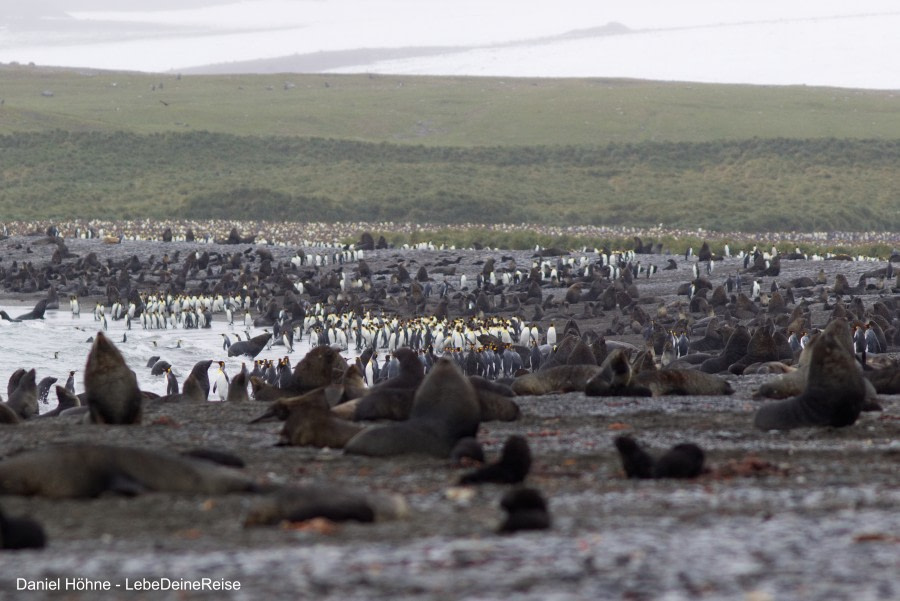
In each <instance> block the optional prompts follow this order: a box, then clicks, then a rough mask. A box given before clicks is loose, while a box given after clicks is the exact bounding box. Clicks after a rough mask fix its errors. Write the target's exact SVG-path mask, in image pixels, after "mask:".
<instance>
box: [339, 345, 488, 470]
mask: <svg viewBox="0 0 900 601" xmlns="http://www.w3.org/2000/svg"><path fill="white" fill-rule="evenodd" d="M480 419H481V407H480V406H479V404H478V395H477V394H476V392H475V388H474V387H473V386H472V383H471V382H469V379H468V378H466V377H465V376H464V375H463V374H462V372H461V371H460V370H459V368H458V367H456V365H454V364H453V362H452V361H451V360H450V359H448V358H446V357H443V358H441V359H440V360H438V362H437V363H436V364H435V365H434V367H433V368H432V369H431V371H430V372H429V373H428V375H427V376H426V377H425V380H424V381H423V382H422V385H421V386H420V387H419V390H418V391H417V392H416V395H415V398H414V400H413V406H412V411H411V412H410V416H409V419H408V420H406V421H405V422H399V423H397V424H389V425H385V426H373V427H370V428H367V429H365V430H363V431H362V432H360V433H359V434H357V435H356V436H354V437H353V438H352V439H351V440H350V441H349V442H348V443H347V444H346V446H345V447H344V451H345V452H346V453H350V454H355V455H371V456H390V455H404V454H416V453H418V454H425V455H432V456H435V457H448V456H449V455H450V451H451V450H452V449H453V447H454V446H455V445H456V443H457V442H458V441H459V440H460V439H461V438H465V437H467V436H475V435H476V434H477V432H478V424H479V422H480Z"/></svg>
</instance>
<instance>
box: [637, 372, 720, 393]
mask: <svg viewBox="0 0 900 601" xmlns="http://www.w3.org/2000/svg"><path fill="white" fill-rule="evenodd" d="M632 385H633V386H636V387H638V388H647V389H649V390H650V391H651V392H652V393H653V396H665V395H688V396H693V395H697V396H703V395H719V394H732V393H733V392H734V389H733V388H732V387H731V384H729V383H728V382H727V381H726V380H723V379H722V378H720V377H718V376H716V375H713V374H707V373H703V372H702V371H696V370H693V369H660V370H657V371H642V372H639V373H637V374H635V376H634V379H633V381H632Z"/></svg>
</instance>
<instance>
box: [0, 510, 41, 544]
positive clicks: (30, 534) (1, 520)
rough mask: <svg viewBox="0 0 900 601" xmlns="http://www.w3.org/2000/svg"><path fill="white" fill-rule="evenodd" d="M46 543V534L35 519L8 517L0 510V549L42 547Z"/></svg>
mask: <svg viewBox="0 0 900 601" xmlns="http://www.w3.org/2000/svg"><path fill="white" fill-rule="evenodd" d="M46 545H47V535H46V534H45V533H44V527H43V526H41V525H40V524H39V523H38V522H37V521H35V520H33V519H31V518H17V517H10V516H7V515H6V514H5V513H4V512H3V510H0V549H10V550H15V549H43V548H44V547H45V546H46Z"/></svg>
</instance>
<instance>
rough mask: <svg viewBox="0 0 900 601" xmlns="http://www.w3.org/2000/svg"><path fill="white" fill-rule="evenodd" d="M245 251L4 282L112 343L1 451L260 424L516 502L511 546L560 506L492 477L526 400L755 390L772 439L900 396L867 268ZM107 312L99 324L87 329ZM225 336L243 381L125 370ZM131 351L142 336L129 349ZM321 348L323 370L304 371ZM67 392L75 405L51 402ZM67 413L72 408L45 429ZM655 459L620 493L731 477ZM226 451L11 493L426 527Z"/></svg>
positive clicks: (113, 458) (19, 475) (72, 475)
mask: <svg viewBox="0 0 900 601" xmlns="http://www.w3.org/2000/svg"><path fill="white" fill-rule="evenodd" d="M48 234H52V232H48ZM232 234H233V235H231V236H229V239H228V240H227V242H228V243H230V244H233V245H235V246H238V245H239V246H240V248H236V249H235V250H234V251H232V252H226V251H220V250H212V251H209V250H202V249H198V250H192V251H186V252H182V251H181V250H180V249H179V250H175V251H174V252H172V253H171V254H169V252H164V253H163V254H162V256H161V257H155V256H151V257H150V258H149V259H146V260H142V259H140V258H138V257H137V256H136V255H134V256H132V257H130V258H128V259H125V260H120V261H118V262H117V261H114V260H111V259H107V260H101V259H100V258H99V256H98V254H99V253H95V252H88V253H73V252H71V251H70V250H69V249H68V247H67V244H66V240H65V239H63V238H61V237H59V236H55V235H47V236H45V237H37V238H33V239H30V240H28V241H27V242H26V244H29V245H30V246H33V247H39V246H41V245H43V246H45V247H46V248H51V249H53V252H52V257H51V258H50V260H49V261H47V262H46V263H45V264H40V263H38V262H30V261H29V262H24V261H23V262H21V263H18V262H8V261H4V262H3V264H2V266H0V281H2V282H3V286H4V288H5V289H6V291H7V292H8V293H12V292H15V293H23V292H24V293H30V294H35V295H38V294H40V295H46V298H42V299H41V300H39V301H38V302H37V304H36V306H35V307H34V309H33V310H32V311H29V312H27V313H24V314H21V315H18V316H9V315H4V316H3V317H4V319H6V320H8V321H10V322H11V323H10V324H9V327H16V323H17V322H21V321H27V320H33V319H41V318H43V316H44V313H45V312H46V311H48V310H50V311H54V310H55V311H61V310H66V309H68V310H70V311H71V313H72V315H73V317H74V316H79V317H80V318H81V319H87V320H93V322H92V325H93V329H94V330H96V332H95V333H94V335H93V340H92V344H91V349H90V351H89V353H88V354H87V361H86V364H85V366H84V368H83V369H81V368H78V367H76V363H77V359H78V358H71V361H70V363H71V365H72V367H73V369H68V370H66V371H65V373H60V374H55V376H56V377H54V376H49V375H48V376H46V377H43V378H42V379H40V380H38V377H37V374H36V373H35V370H34V369H30V368H28V366H22V367H21V368H20V369H17V370H16V371H15V372H13V373H12V375H11V376H10V378H9V382H8V387H7V394H6V397H5V399H4V402H3V404H2V405H0V421H3V422H5V423H6V424H9V425H5V426H3V427H17V426H20V425H21V424H22V423H23V422H26V421H32V420H47V419H51V418H52V419H63V420H69V422H70V423H71V424H72V425H71V427H72V428H90V427H91V426H90V425H80V424H79V422H86V423H88V424H90V423H93V424H111V425H129V426H131V427H138V428H143V427H150V426H149V425H148V424H146V422H145V421H144V419H143V416H144V414H145V413H146V410H147V408H148V407H151V408H159V407H165V406H166V404H167V403H191V402H197V403H206V402H210V401H217V402H224V403H241V402H243V403H254V404H255V406H257V407H258V416H257V418H256V419H254V420H253V421H254V422H257V423H272V422H273V421H280V422H282V424H281V426H280V427H281V428H282V430H281V434H280V436H279V437H278V438H277V440H276V439H274V438H273V440H272V443H273V444H276V443H277V444H279V445H282V446H295V445H296V446H312V447H320V448H324V447H328V448H332V449H334V448H342V449H344V452H345V453H346V454H348V455H362V456H369V457H390V456H398V455H407V454H411V455H423V456H426V457H431V458H432V459H431V460H432V461H435V462H442V461H443V462H446V464H447V465H448V469H450V470H456V471H454V472H453V476H452V478H451V479H452V480H453V481H455V482H454V483H453V485H452V486H451V488H450V489H448V498H450V499H456V498H468V495H469V493H465V492H459V491H465V490H469V489H470V488H471V487H476V486H481V485H487V486H495V487H498V488H496V489H495V490H496V492H497V493H498V494H497V501H496V504H497V507H498V512H499V511H502V513H503V517H502V519H499V520H498V524H497V525H496V527H495V529H496V531H497V532H500V533H511V532H516V531H520V530H534V529H547V528H552V527H553V520H552V518H551V510H552V499H549V500H548V498H549V497H548V495H546V494H545V493H544V492H542V491H541V490H539V489H538V488H536V487H535V486H534V485H533V483H530V482H529V478H530V476H529V474H530V472H531V470H532V466H533V465H535V464H539V463H540V457H535V456H534V454H533V452H532V450H531V448H530V444H529V441H528V437H527V436H523V435H518V434H517V435H512V436H510V437H509V438H508V439H506V440H505V441H494V444H497V443H499V442H502V443H503V444H502V449H501V450H500V451H499V454H498V455H497V457H496V459H495V460H494V461H487V460H486V454H485V452H484V449H483V447H482V444H481V442H480V441H479V437H480V436H481V435H480V431H481V430H482V427H483V426H482V424H488V423H490V422H491V421H494V420H502V421H512V422H514V421H515V420H517V419H520V417H521V415H522V412H523V402H525V401H527V399H528V398H529V397H533V396H535V395H544V394H560V393H574V394H577V395H585V396H587V397H591V398H595V399H596V402H597V403H604V402H607V400H608V399H622V398H634V399H636V401H635V402H637V403H640V402H641V401H640V399H641V398H646V397H660V396H666V395H689V396H709V397H710V398H711V399H713V400H712V401H710V402H715V401H714V399H716V398H722V397H727V396H728V395H730V394H732V393H733V392H734V390H735V389H736V388H743V389H746V388H748V387H747V386H742V384H741V382H742V378H743V377H745V376H763V375H764V376H766V377H765V378H757V380H756V381H759V382H760V384H759V385H758V386H757V385H754V386H753V387H752V388H753V394H754V396H755V397H756V399H758V400H757V401H754V402H755V403H756V404H755V405H754V407H753V411H752V412H751V413H750V414H748V419H747V428H748V429H752V428H754V427H755V428H756V429H757V430H758V431H760V432H769V431H771V430H790V429H794V428H812V429H816V428H847V427H854V426H855V424H856V423H857V421H858V420H859V419H860V416H861V415H862V414H863V412H867V411H873V412H877V411H879V410H880V409H881V406H880V402H879V398H878V395H885V394H887V395H890V394H898V393H900V367H898V364H897V362H896V360H895V358H894V355H893V354H892V353H894V352H895V351H896V350H897V348H898V347H900V300H898V299H900V296H898V295H900V276H898V275H897V273H896V272H895V270H894V267H895V266H894V262H896V260H898V259H900V257H892V259H894V262H892V261H880V262H875V261H872V262H870V263H867V267H871V268H870V269H869V268H867V269H866V270H865V271H864V272H862V273H860V274H859V276H858V278H857V282H856V283H855V284H851V283H850V281H849V279H848V278H847V277H845V276H844V275H842V274H838V275H837V276H835V277H833V278H829V277H827V276H826V275H825V274H824V271H823V270H821V269H818V268H817V265H819V264H820V263H818V261H819V260H826V259H829V258H830V259H836V260H837V259H845V258H847V257H808V256H805V255H803V254H802V253H799V251H797V252H794V253H790V254H787V255H782V254H780V253H779V252H778V250H777V249H776V248H772V249H771V250H766V251H763V250H761V249H759V248H748V249H744V250H742V251H739V252H738V254H736V255H735V256H734V257H730V253H731V251H730V249H727V248H726V249H724V252H723V253H722V254H720V255H717V254H714V253H713V252H712V251H711V249H710V248H709V246H708V245H706V244H704V246H703V248H701V249H700V251H699V252H698V253H697V254H696V255H695V254H694V253H693V252H689V253H687V254H686V255H685V256H684V257H683V258H682V257H677V258H674V257H671V256H660V255H656V254H650V253H648V252H646V251H647V248H648V247H650V245H647V246H645V245H643V244H642V243H641V242H640V241H639V240H636V242H635V249H634V250H626V251H619V252H613V251H610V250H609V249H582V250H581V251H580V252H570V251H564V250H559V249H541V248H537V249H535V252H534V253H533V256H532V257H531V259H530V261H529V262H527V263H523V262H521V260H520V262H519V263H517V262H516V261H515V259H513V258H511V257H508V256H505V255H504V253H503V252H501V251H496V253H493V254H494V255H495V256H490V257H488V258H487V259H485V260H481V259H479V263H478V265H477V266H476V267H475V268H474V269H473V268H472V266H471V265H468V266H463V265H461V264H460V258H459V257H460V256H459V255H457V256H456V257H451V256H450V253H447V254H446V255H442V254H440V253H439V252H437V251H435V255H434V257H433V259H434V260H433V261H430V262H429V263H428V264H427V265H426V264H424V263H422V264H414V263H413V261H407V259H406V258H405V257H406V255H404V254H402V253H397V254H392V250H391V249H380V250H376V247H378V246H383V245H382V244H378V243H376V242H375V241H374V240H373V239H372V238H371V236H367V235H363V236H362V237H361V239H360V240H359V242H358V243H357V244H356V245H351V246H348V247H335V246H331V245H329V246H317V247H314V246H310V247H307V248H306V249H299V250H297V251H296V252H295V253H294V254H293V255H292V256H290V257H287V258H276V257H275V256H273V253H272V252H271V250H270V249H269V248H267V246H265V245H256V244H254V240H253V239H252V237H250V238H245V237H242V236H241V235H240V233H239V232H235V231H233V232H232ZM170 239H171V238H170ZM17 244H21V242H17ZM651 248H652V247H651ZM163 249H164V247H163ZM310 249H312V250H310ZM45 254H46V253H45ZM484 254H490V253H481V254H480V255H479V256H483V255H484ZM726 255H729V256H728V257H727V258H729V259H731V260H730V261H727V262H726V261H723V259H724V258H726ZM367 259H368V260H370V261H371V262H372V264H373V265H377V267H376V268H375V269H373V267H372V266H370V265H369V262H368V261H367ZM786 262H803V263H804V264H808V265H809V266H810V267H809V270H810V273H811V274H814V275H815V277H813V276H812V275H811V276H809V277H807V276H803V277H795V278H792V279H785V278H783V277H782V276H781V266H782V265H783V264H784V263H786ZM847 264H848V265H849V264H850V263H847ZM657 265H659V266H663V265H665V267H657ZM659 269H666V270H673V271H677V272H678V273H679V274H682V273H683V274H684V277H683V281H682V283H681V285H680V286H679V288H678V290H677V291H676V294H675V300H674V301H665V300H662V298H663V296H662V295H660V294H657V293H656V292H653V293H650V294H648V293H647V292H646V291H647V290H648V289H651V288H652V282H654V278H655V277H656V276H657V274H658V272H659ZM857 271H858V270H857ZM642 288H644V290H643V291H642ZM654 290H655V289H654ZM62 298H67V299H68V301H69V302H68V307H66V306H65V305H66V303H65V301H63V302H60V301H61V299H62ZM90 305H92V306H93V311H92V313H93V316H92V317H88V316H87V315H85V314H84V313H88V312H89V311H90V309H89V308H88V307H89V306H90ZM82 309H84V310H85V311H84V313H83V312H82ZM214 321H218V322H224V323H226V324H227V325H228V326H230V327H231V329H230V330H229V333H226V334H222V349H221V352H222V356H224V357H239V358H240V359H241V360H242V361H243V362H244V366H243V367H242V369H241V370H240V372H238V373H236V374H231V375H229V374H227V373H226V369H225V362H224V361H223V360H221V359H219V358H217V357H214V358H203V359H200V360H199V361H198V362H197V363H196V364H195V365H194V367H193V369H192V370H191V371H190V373H189V374H187V375H186V377H184V378H183V381H181V382H179V381H178V377H177V375H176V374H175V373H174V372H173V370H172V366H171V365H167V361H166V360H165V358H161V357H159V356H155V357H150V358H148V362H147V364H146V365H140V366H136V365H127V363H126V362H125V360H124V358H123V356H122V354H121V352H120V351H119V350H118V348H117V346H118V345H125V344H128V342H127V340H128V338H127V333H128V331H129V330H136V329H140V330H156V329H167V330H171V329H179V330H183V335H184V336H185V337H187V336H190V335H191V330H201V329H206V328H209V327H210V325H211V324H212V323H213V322H214ZM597 323H602V324H603V328H602V329H597V327H596V325H595V324H597ZM584 324H591V325H589V326H585V325H584ZM260 329H261V330H262V332H261V333H257V332H258V331H259V330H260ZM113 331H115V332H117V333H118V332H120V331H121V332H122V333H123V337H122V341H121V342H119V340H118V336H117V335H116V339H115V340H113V334H112V332H113ZM251 334H256V335H252V336H251ZM304 340H305V341H306V342H307V344H308V345H309V347H311V348H312V350H311V351H309V352H308V353H307V354H305V355H304V356H302V357H300V356H296V355H295V352H294V348H295V346H296V345H297V344H298V343H299V342H301V341H304ZM275 346H279V347H282V348H283V353H284V354H283V356H282V357H281V358H280V359H278V360H277V361H272V360H257V359H256V358H257V356H258V355H259V354H260V353H261V352H262V351H263V350H265V349H271V348H273V347H275ZM138 369H145V370H146V369H149V370H151V371H152V373H154V374H158V375H159V377H164V378H165V380H166V383H167V385H166V394H165V395H157V394H153V393H149V392H147V391H143V390H141V389H140V388H139V386H138V385H137V382H136V379H135V377H134V373H133V372H134V371H135V370H138ZM41 375H42V376H43V374H41ZM62 378H65V381H66V384H65V386H59V385H56V386H54V384H55V383H56V382H57V381H58V380H59V379H62ZM79 384H81V385H83V389H82V390H79ZM50 394H55V396H56V397H57V398H58V407H57V409H55V410H54V411H52V412H45V413H43V414H41V413H40V405H41V403H43V402H44V400H45V399H46V398H47V396H48V395H50ZM561 398H564V397H561ZM517 399H518V400H517ZM766 399H773V400H771V401H769V400H766ZM560 402H561V403H562V402H564V401H562V400H561V401H560ZM373 421H374V422H376V423H374V424H372V422H373ZM813 431H814V432H815V430H813ZM812 435H815V434H812ZM640 438H641V433H640V432H634V433H629V434H623V435H621V436H618V437H616V438H615V440H614V444H612V445H610V446H609V448H608V449H606V453H608V454H609V455H611V456H613V457H616V458H617V461H618V462H619V464H620V465H621V475H620V476H619V477H622V478H635V479H673V478H675V479H679V478H680V479H695V478H701V479H702V478H709V477H711V476H710V474H714V473H715V469H716V468H715V466H713V467H710V466H709V465H707V461H708V460H709V459H710V457H709V455H710V454H709V453H705V452H704V451H703V450H702V449H701V448H699V447H698V446H697V445H696V444H693V443H691V442H690V441H685V442H683V443H680V444H677V445H675V446H674V447H672V448H671V449H668V450H666V449H662V448H661V449H657V451H656V452H648V451H647V450H645V448H644V447H643V446H642V445H641V444H640V443H639V442H638V440H637V439H640ZM48 442H52V441H48ZM230 451H231V452H230V453H225V454H218V453H216V452H214V451H211V450H207V449H193V450H189V449H183V450H181V451H179V452H176V451H173V450H171V449H165V450H164V449H159V450H158V451H152V450H147V449H144V450H140V449H136V448H132V447H126V446H116V447H108V446H104V445H102V444H86V443H85V444H81V443H79V444H77V445H71V446H70V447H60V446H49V445H48V446H47V447H41V448H37V449H32V450H29V451H23V452H21V453H18V454H12V455H10V456H7V457H4V458H3V460H2V461H0V492H2V494H5V495H39V496H46V497H51V498H72V497H94V496H97V495H99V494H105V493H110V492H112V493H117V494H126V495H134V494H139V493H142V492H149V491H162V492H168V493H174V494H184V493H188V494H190V493H197V492H200V493H202V494H209V495H221V494H229V493H237V494H248V495H252V496H253V497H254V498H255V499H256V500H255V501H254V503H253V504H252V505H251V508H250V509H249V510H248V514H247V516H246V521H245V523H246V525H247V526H248V527H249V526H257V525H264V524H277V523H282V522H285V521H288V522H305V521H307V520H311V519H314V518H318V517H325V518H327V519H328V520H331V521H344V520H356V521H360V522H371V521H375V520H381V519H399V518H402V517H403V516H404V515H406V514H407V513H408V511H409V508H408V507H406V506H405V504H404V502H403V500H402V499H400V498H398V497H397V495H393V494H385V493H384V492H383V491H379V492H377V493H376V492H365V491H353V490H345V489H344V488H342V487H341V486H340V485H339V483H337V482H333V483H328V484H319V485H306V484H302V485H301V484H296V485H295V484H277V485H276V484H272V483H269V482H261V481H258V479H254V478H253V477H251V476H250V475H248V474H245V473H244V472H243V471H242V470H241V469H240V468H239V467H235V466H240V465H241V464H242V462H241V460H240V457H239V454H240V449H231V450H230ZM713 456H714V454H713ZM713 458H714V457H713ZM148 466H154V467H153V468H152V469H151V468H148ZM159 472H162V473H164V474H165V475H166V477H164V478H161V477H160V476H159ZM451 491H452V492H451ZM298 499H299V500H298ZM0 519H2V520H3V521H2V522H0V525H2V526H3V528H2V539H0V542H2V543H3V546H4V548H21V547H29V546H31V547H41V546H44V545H45V544H47V542H48V541H47V538H46V536H45V534H44V532H43V530H42V529H41V528H40V525H39V524H36V523H35V522H34V521H33V520H31V519H30V518H28V517H27V516H18V517H9V516H6V517H4V516H3V515H2V514H0ZM50 544H52V541H50Z"/></svg>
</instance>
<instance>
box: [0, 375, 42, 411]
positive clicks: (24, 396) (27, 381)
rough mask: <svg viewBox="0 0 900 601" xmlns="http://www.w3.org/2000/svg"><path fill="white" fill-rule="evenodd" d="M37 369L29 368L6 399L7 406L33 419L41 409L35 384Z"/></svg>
mask: <svg viewBox="0 0 900 601" xmlns="http://www.w3.org/2000/svg"><path fill="white" fill-rule="evenodd" d="M36 377H37V376H36V374H35V371H34V370H33V369H29V370H28V371H27V372H25V373H24V374H23V375H22V377H21V378H19V381H18V383H17V385H16V388H15V390H13V391H12V392H11V393H10V395H9V400H7V401H6V405H7V407H9V408H10V409H12V410H13V411H15V412H16V414H17V415H18V416H19V417H20V418H22V419H31V418H32V417H35V416H36V415H37V414H38V412H39V411H40V409H39V407H38V390H37V384H35V378H36Z"/></svg>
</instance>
